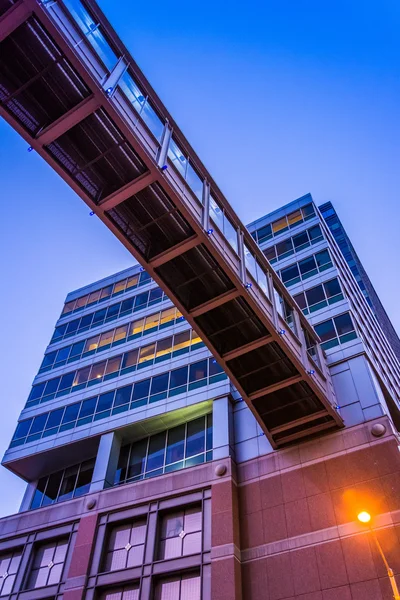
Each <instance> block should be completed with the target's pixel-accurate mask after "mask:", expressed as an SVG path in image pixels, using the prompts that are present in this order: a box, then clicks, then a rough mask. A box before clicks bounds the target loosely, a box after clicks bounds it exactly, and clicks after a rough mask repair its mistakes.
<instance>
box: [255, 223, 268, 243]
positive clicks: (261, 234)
mask: <svg viewBox="0 0 400 600" xmlns="http://www.w3.org/2000/svg"><path fill="white" fill-rule="evenodd" d="M257 237H258V243H259V244H262V242H263V241H265V240H269V239H270V238H271V237H272V227H271V225H265V226H264V227H260V229H258V230H257Z"/></svg>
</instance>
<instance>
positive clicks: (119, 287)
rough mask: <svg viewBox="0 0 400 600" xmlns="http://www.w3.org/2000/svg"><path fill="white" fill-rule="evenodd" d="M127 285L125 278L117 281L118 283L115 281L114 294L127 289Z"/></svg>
mask: <svg viewBox="0 0 400 600" xmlns="http://www.w3.org/2000/svg"><path fill="white" fill-rule="evenodd" d="M125 287H126V279H123V280H122V281H117V283H114V289H113V294H116V293H117V292H123V291H124V290H125Z"/></svg>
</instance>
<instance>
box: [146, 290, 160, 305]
mask: <svg viewBox="0 0 400 600" xmlns="http://www.w3.org/2000/svg"><path fill="white" fill-rule="evenodd" d="M162 297H163V291H162V289H161V288H159V287H156V288H153V289H152V290H150V293H149V304H151V303H153V304H155V303H156V302H159V301H161V300H162Z"/></svg>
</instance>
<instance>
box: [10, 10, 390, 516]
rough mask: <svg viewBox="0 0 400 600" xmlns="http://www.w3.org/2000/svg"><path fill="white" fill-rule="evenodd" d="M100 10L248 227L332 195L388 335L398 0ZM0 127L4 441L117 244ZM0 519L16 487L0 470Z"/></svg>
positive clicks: (117, 258)
mask: <svg viewBox="0 0 400 600" xmlns="http://www.w3.org/2000/svg"><path fill="white" fill-rule="evenodd" d="M100 6H101V7H102V8H103V10H104V12H105V13H106V15H107V17H108V18H109V20H110V21H111V23H112V24H113V25H114V27H115V28H116V30H117V31H118V33H119V34H120V36H121V37H122V39H123V40H124V42H125V44H126V45H127V46H128V48H129V49H130V50H131V52H132V54H133V56H134V57H135V59H136V61H137V62H138V64H139V65H140V66H141V68H142V69H143V71H144V72H145V74H146V76H147V77H148V79H149V80H150V82H151V83H152V85H153V87H154V88H155V89H156V90H157V92H158V94H159V95H160V97H161V98H162V100H163V101H164V103H165V104H166V106H167V107H168V109H169V110H170V112H171V113H172V114H173V115H174V117H175V119H176V121H177V122H178V124H179V125H180V127H181V128H182V130H183V131H184V133H185V134H186V136H187V137H188V139H189V141H190V142H191V144H192V145H193V146H194V148H195V149H196V151H197V152H198V154H199V155H200V157H201V158H202V159H203V161H204V163H205V164H206V166H207V167H208V169H209V170H210V172H211V173H212V174H213V176H214V178H215V179H216V181H217V182H218V184H219V186H220V187H221V189H222V190H223V191H224V193H225V195H226V196H227V197H228V199H229V200H230V201H231V203H232V204H233V206H234V208H235V209H236V211H237V212H238V214H239V215H240V216H241V218H242V219H243V221H244V222H250V221H252V220H254V219H256V218H257V217H259V216H262V215H263V214H265V213H267V212H269V211H271V210H274V209H275V208H277V207H279V206H280V205H281V204H284V203H287V202H290V201H291V200H293V199H295V198H297V197H299V196H302V195H303V194H305V193H307V192H311V193H312V194H313V196H314V199H315V201H316V202H317V203H322V202H325V201H327V200H331V201H332V202H333V203H334V205H335V207H336V209H337V211H338V213H339V215H340V217H341V219H342V222H343V224H344V226H345V227H346V229H347V231H348V233H349V235H350V236H351V238H352V241H353V243H354V245H355V247H356V249H357V251H358V253H359V255H360V257H361V259H362V261H363V263H364V266H365V268H366V269H367V271H368V273H369V275H370V277H371V279H372V281H373V283H374V285H375V287H376V289H377V291H378V294H379V295H380V296H381V299H382V301H383V303H384V305H385V307H386V309H387V311H388V313H389V315H390V317H391V318H392V320H393V323H394V325H395V326H396V327H397V330H400V311H399V308H398V297H399V294H400V288H399V281H398V277H396V274H397V273H398V258H399V256H400V236H399V234H398V230H399V226H398V219H399V212H400V211H399V190H400V175H399V172H400V171H399V167H398V163H399V157H400V151H399V140H400V118H399V110H398V102H399V97H400V77H399V64H400V42H399V37H398V31H399V27H400V5H399V4H398V2H397V1H395V0H393V1H388V0H381V2H379V3H377V2H372V1H371V0H364V1H363V2H361V1H357V0H353V2H348V1H347V2H344V1H341V0H337V1H336V2H331V3H321V2H317V1H316V0H310V1H307V0H305V1H304V2H302V3H299V2H293V1H289V2H285V3H283V2H280V3H278V2H274V3H272V2H270V1H269V0H267V1H264V2H252V3H240V4H239V3H235V2H233V3H232V2H231V3H227V2H226V1H225V2H222V1H219V0H213V1H211V0H203V2H201V3H198V4H194V3H186V4H185V5H182V4H181V3H177V2H176V3H168V4H166V3H165V2H160V1H153V2H151V3H150V2H149V3H141V4H140V5H138V4H136V3H132V2H131V1H128V0H119V2H118V3H116V2H114V1H112V0H102V1H101V2H100ZM26 149H27V146H26V144H25V142H23V141H22V139H20V138H19V137H18V136H17V134H16V133H14V132H13V131H12V130H11V129H10V128H9V126H8V125H7V124H6V123H5V122H0V175H1V182H2V192H1V199H2V203H1V205H2V215H1V217H2V218H1V220H0V245H1V248H0V249H1V253H2V254H1V255H2V257H3V260H2V281H3V282H4V288H3V293H2V294H1V296H0V303H1V306H0V315H1V331H2V332H3V340H4V341H3V348H5V347H6V348H7V349H6V351H4V352H3V353H2V356H3V359H2V361H1V370H2V372H1V381H2V397H1V403H2V407H3V418H2V419H1V420H0V451H1V452H3V451H4V450H5V448H6V447H7V445H8V442H9V439H10V437H11V435H12V433H13V431H14V427H15V422H16V420H17V417H18V415H19V412H20V410H21V408H22V406H23V404H24V403H25V401H26V398H27V395H28V393H29V389H30V386H31V382H32V379H33V377H34V375H35V374H36V372H37V369H38V366H39V364H40V362H41V359H42V356H43V353H44V350H45V347H46V346H47V343H48V341H49V339H50V337H51V334H52V331H53V328H54V323H55V321H56V319H57V318H58V316H59V314H60V311H61V307H62V303H63V301H64V298H65V296H66V294H67V292H68V291H70V290H72V289H75V288H78V287H80V286H83V285H85V284H87V283H89V282H91V281H93V280H96V279H99V278H101V277H104V276H106V275H108V274H111V273H112V272H114V271H117V270H120V269H124V268H126V267H128V266H129V265H130V264H131V258H130V255H129V254H128V252H127V251H126V250H125V249H124V248H123V247H122V246H120V245H119V244H118V243H117V241H116V240H115V239H114V238H113V236H112V235H111V233H109V232H108V231H107V230H106V228H105V227H104V226H103V225H102V224H101V223H100V222H99V221H98V220H97V219H96V217H89V210H88V209H87V207H86V206H85V205H84V204H83V202H82V201H81V200H80V199H79V198H78V197H76V196H75V195H74V193H73V192H72V191H71V190H69V189H68V188H67V186H66V185H65V184H64V183H63V181H61V180H60V179H59V178H58V177H57V176H56V175H55V173H53V172H52V171H51V170H50V168H49V167H48V166H47V165H46V164H45V163H44V161H42V160H41V159H40V158H39V157H38V156H37V155H35V154H34V153H27V151H26ZM0 487H1V489H2V490H7V493H6V494H2V497H1V498H0V515H1V514H9V513H12V512H15V511H16V510H17V509H18V505H19V501H20V497H21V495H22V493H23V489H24V484H22V483H21V482H20V481H19V480H18V479H17V478H16V477H14V476H13V475H12V474H10V473H8V472H7V471H6V470H4V469H2V470H1V471H0Z"/></svg>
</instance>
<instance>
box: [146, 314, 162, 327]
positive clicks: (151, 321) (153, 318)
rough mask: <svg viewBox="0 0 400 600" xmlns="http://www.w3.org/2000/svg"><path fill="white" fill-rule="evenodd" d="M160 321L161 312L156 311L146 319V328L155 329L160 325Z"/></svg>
mask: <svg viewBox="0 0 400 600" xmlns="http://www.w3.org/2000/svg"><path fill="white" fill-rule="evenodd" d="M159 321H160V313H155V314H154V315H149V316H148V317H146V319H145V325H144V329H145V331H146V330H147V329H153V328H154V327H158V323H159Z"/></svg>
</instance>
